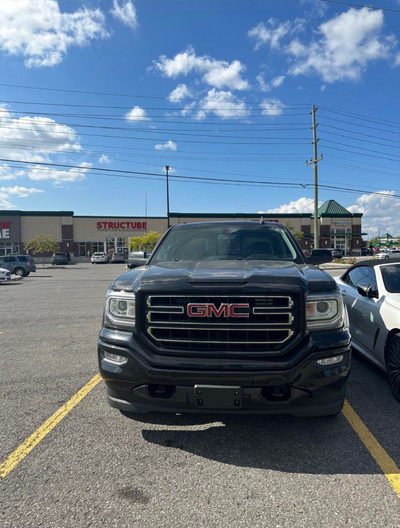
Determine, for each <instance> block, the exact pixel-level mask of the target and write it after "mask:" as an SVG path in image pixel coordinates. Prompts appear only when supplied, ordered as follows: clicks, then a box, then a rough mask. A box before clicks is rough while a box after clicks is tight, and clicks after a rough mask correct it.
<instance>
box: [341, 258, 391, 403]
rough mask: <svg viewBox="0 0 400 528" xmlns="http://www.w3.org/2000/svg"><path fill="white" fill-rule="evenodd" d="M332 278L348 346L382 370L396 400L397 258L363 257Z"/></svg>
mask: <svg viewBox="0 0 400 528" xmlns="http://www.w3.org/2000/svg"><path fill="white" fill-rule="evenodd" d="M336 282H337V283H338V285H339V288H340V290H341V292H342V294H343V297H344V299H345V302H346V305H347V310H348V313H349V320H350V333H351V339H352V346H353V348H355V350H357V351H359V352H360V353H361V354H363V355H364V356H366V357H367V358H368V359H369V360H370V361H372V362H373V363H375V365H377V366H378V367H380V368H381V369H382V370H384V371H385V372H386V373H387V375H388V378H389V383H390V386H391V388H392V390H393V393H394V395H395V397H396V398H397V399H398V400H399V401H400V260H397V261H394V260H392V261H391V262H388V261H387V260H386V261H377V260H366V261H363V262H359V263H358V264H355V265H354V266H352V267H351V268H349V269H348V270H347V271H346V273H345V274H344V275H342V276H341V277H340V278H336Z"/></svg>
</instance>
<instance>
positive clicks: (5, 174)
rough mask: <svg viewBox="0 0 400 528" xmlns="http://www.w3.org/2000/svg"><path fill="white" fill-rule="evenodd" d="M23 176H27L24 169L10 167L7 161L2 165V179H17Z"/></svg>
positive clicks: (0, 171) (0, 167)
mask: <svg viewBox="0 0 400 528" xmlns="http://www.w3.org/2000/svg"><path fill="white" fill-rule="evenodd" d="M21 176H25V171H24V170H15V169H13V168H10V167H9V165H7V163H3V164H2V165H0V181H8V180H16V179H17V178H20V177H21Z"/></svg>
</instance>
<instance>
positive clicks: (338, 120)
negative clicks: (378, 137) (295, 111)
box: [320, 114, 398, 134]
mask: <svg viewBox="0 0 400 528" xmlns="http://www.w3.org/2000/svg"><path fill="white" fill-rule="evenodd" d="M320 117H322V119H329V121H336V122H337V123H345V124H347V125H352V126H356V127H361V128H368V129H371V130H379V131H380V132H386V134H398V132H397V130H385V129H384V128H378V127H376V126H368V125H362V124H360V123H354V122H351V121H344V120H343V119H336V118H335V117H329V116H326V115H323V114H322V116H320ZM385 126H386V125H385Z"/></svg>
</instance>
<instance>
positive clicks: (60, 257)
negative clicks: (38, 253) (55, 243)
mask: <svg viewBox="0 0 400 528" xmlns="http://www.w3.org/2000/svg"><path fill="white" fill-rule="evenodd" d="M51 263H52V264H53V266H55V265H61V264H68V257H67V255H66V254H65V253H61V252H60V253H53V256H52V257H51Z"/></svg>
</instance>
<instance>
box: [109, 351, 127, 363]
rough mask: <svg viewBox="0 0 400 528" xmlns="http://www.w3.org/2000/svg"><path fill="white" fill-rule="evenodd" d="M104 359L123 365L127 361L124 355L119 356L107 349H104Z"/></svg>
mask: <svg viewBox="0 0 400 528" xmlns="http://www.w3.org/2000/svg"><path fill="white" fill-rule="evenodd" d="M104 359H105V361H108V362H109V363H113V364H114V365H124V364H125V363H127V362H128V358H126V357H125V356H120V355H119V354H113V353H112V352H108V350H105V351H104Z"/></svg>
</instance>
